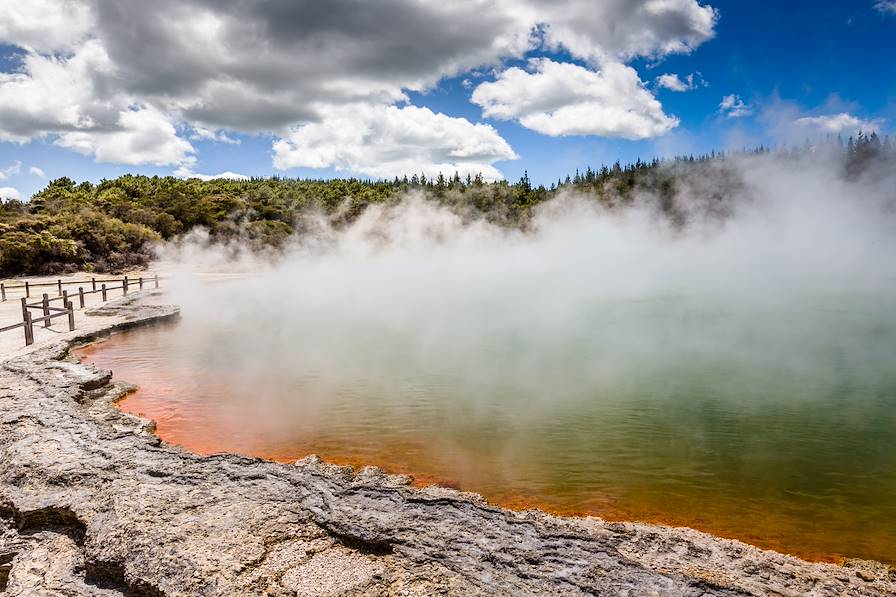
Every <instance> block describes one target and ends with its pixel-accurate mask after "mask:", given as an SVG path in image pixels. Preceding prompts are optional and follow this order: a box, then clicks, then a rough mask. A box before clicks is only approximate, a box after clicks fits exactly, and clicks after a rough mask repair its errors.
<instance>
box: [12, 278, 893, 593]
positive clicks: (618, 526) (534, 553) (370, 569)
mask: <svg viewBox="0 0 896 597" xmlns="http://www.w3.org/2000/svg"><path fill="white" fill-rule="evenodd" d="M137 298H138V296H137V295H134V296H130V297H128V298H127V299H126V300H122V301H118V302H116V303H110V304H109V305H108V306H107V307H105V308H103V309H97V310H94V312H95V313H98V314H101V315H106V316H109V315H114V316H115V319H114V320H110V321H114V322H117V323H114V324H113V325H112V327H113V328H114V327H128V326H133V325H144V324H151V323H152V322H153V321H158V320H160V319H166V318H171V317H176V316H177V309H176V308H175V307H165V306H150V305H140V304H139V302H138V301H137V300H136V299H137ZM91 339H93V338H90V337H81V338H77V339H75V340H74V342H84V341H89V340H91ZM72 342H73V340H71V339H68V340H60V341H57V342H55V343H54V344H50V345H45V346H42V347H40V348H37V349H35V350H33V351H32V352H30V353H27V354H23V355H19V356H16V357H15V358H12V359H8V360H6V361H3V362H2V363H0V593H4V595H5V594H9V595H16V596H18V595H102V596H106V595H150V596H157V595H166V596H175V595H203V596H205V595H208V596H211V595H270V596H274V595H383V594H385V595H536V594H546V595H583V594H591V595H632V596H645V595H657V596H666V595H669V596H679V595H681V596H685V595H694V596H699V595H812V596H824V595H856V596H859V595H863V596H864V595H868V596H872V595H893V594H896V573H894V571H893V570H892V569H890V568H889V567H888V566H885V565H881V564H878V563H875V562H862V561H857V562H851V563H849V565H848V566H836V565H832V564H815V563H808V562H805V561H802V560H799V559H797V558H793V557H790V556H785V555H781V554H778V553H775V552H771V551H763V550H760V549H757V548H754V547H751V546H748V545H746V544H743V543H740V542H738V541H731V540H725V539H719V538H716V537H713V536H711V535H707V534H704V533H700V532H697V531H693V530H690V529H680V528H668V527H662V526H652V525H643V524H632V523H607V522H604V521H602V520H599V519H595V518H586V519H577V518H560V517H554V516H549V515H546V514H543V513H540V512H536V511H530V512H522V513H520V512H511V511H508V510H504V509H500V508H496V507H493V506H490V505H488V504H487V503H485V502H484V501H483V500H482V499H481V498H479V497H478V496H475V495H472V494H467V493H461V492H458V491H454V490H449V489H443V488H438V487H431V488H427V489H416V488H412V487H409V486H408V481H409V480H408V479H407V478H405V477H401V476H389V475H385V474H383V473H382V472H381V471H380V470H379V469H376V468H373V467H368V468H365V469H362V470H361V471H354V470H352V469H350V468H346V467H338V466H334V465H328V464H326V463H324V462H321V461H320V460H319V459H317V458H316V457H313V456H312V457H308V458H305V459H303V460H301V461H299V462H297V463H296V464H295V465H285V464H277V463H272V462H267V461H263V460H260V459H254V458H245V457H240V456H234V455H220V456H209V457H201V456H197V455H194V454H190V453H188V452H185V451H184V450H181V449H179V448H177V447H174V446H169V445H167V444H165V443H163V442H161V441H160V440H159V438H158V437H156V436H155V435H153V433H152V425H151V424H150V423H149V422H147V421H145V420H142V419H139V418H137V417H134V416H131V415H128V414H126V413H122V412H120V411H119V410H117V409H116V408H115V407H114V402H115V400H117V399H118V398H120V397H121V396H122V395H123V394H124V393H125V392H126V391H127V386H126V385H124V384H120V383H118V382H117V381H113V379H112V377H111V375H110V373H109V372H108V371H100V370H97V369H95V368H93V367H91V366H86V365H81V364H78V363H75V362H73V361H71V360H68V358H67V352H68V347H69V345H70V343H72Z"/></svg>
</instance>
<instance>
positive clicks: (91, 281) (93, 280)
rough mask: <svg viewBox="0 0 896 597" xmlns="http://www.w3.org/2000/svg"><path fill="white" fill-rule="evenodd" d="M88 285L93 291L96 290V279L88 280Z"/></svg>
mask: <svg viewBox="0 0 896 597" xmlns="http://www.w3.org/2000/svg"><path fill="white" fill-rule="evenodd" d="M90 283H91V284H92V285H93V289H94V290H96V278H90Z"/></svg>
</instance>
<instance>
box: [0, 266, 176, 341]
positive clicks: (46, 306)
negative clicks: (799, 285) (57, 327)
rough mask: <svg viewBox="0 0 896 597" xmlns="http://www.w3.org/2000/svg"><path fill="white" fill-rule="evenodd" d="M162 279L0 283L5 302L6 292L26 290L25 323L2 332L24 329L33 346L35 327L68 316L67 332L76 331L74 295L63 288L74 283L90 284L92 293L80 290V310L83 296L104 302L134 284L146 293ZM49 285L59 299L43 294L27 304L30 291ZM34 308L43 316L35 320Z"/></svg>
mask: <svg viewBox="0 0 896 597" xmlns="http://www.w3.org/2000/svg"><path fill="white" fill-rule="evenodd" d="M159 280H160V278H159V276H158V274H156V275H154V276H153V277H152V278H146V279H144V278H143V277H142V276H140V277H137V278H128V276H124V277H123V278H112V279H106V280H97V279H96V278H91V279H89V280H61V279H60V280H57V281H56V282H28V281H26V282H25V283H24V284H18V285H6V284H5V283H0V298H2V301H4V302H5V301H6V298H7V297H6V293H7V292H8V291H15V290H21V289H24V290H25V296H23V297H22V298H21V301H22V321H20V322H18V323H14V324H12V325H8V326H5V327H0V332H7V331H10V330H15V329H18V328H24V331H25V346H30V345H31V344H33V343H34V325H35V324H38V323H43V324H44V327H45V328H48V327H50V325H51V322H52V320H53V319H55V318H57V317H67V318H68V329H69V331H73V330H74V329H75V307H74V304H73V303H72V301H71V300H69V299H70V298H74V293H73V294H71V295H69V292H68V290H67V289H65V288H63V286H67V285H71V284H90V290H84V287H83V286H79V287H78V292H77V296H78V308H79V309H83V308H84V305H85V300H84V297H85V296H88V295H91V294H97V293H99V294H101V296H102V300H103V302H106V301H107V300H109V293H110V292H114V291H116V290H120V291H121V292H122V296H127V294H128V290H129V289H130V288H131V286H132V285H136V286H137V289H138V290H143V287H144V283H145V284H153V285H154V287H155V288H158V287H159ZM107 283H112V284H119V285H118V286H114V285H113V286H107ZM46 286H55V287H56V288H57V290H58V292H59V295H58V296H54V297H50V296H49V294H47V293H43V294H42V295H41V300H39V301H36V302H31V303H29V302H28V299H29V298H31V289H32V288H40V287H46ZM56 301H62V306H61V307H55V306H52V305H51V303H54V302H56ZM31 309H40V312H41V316H40V317H34V316H32V315H31V311H30V310H31Z"/></svg>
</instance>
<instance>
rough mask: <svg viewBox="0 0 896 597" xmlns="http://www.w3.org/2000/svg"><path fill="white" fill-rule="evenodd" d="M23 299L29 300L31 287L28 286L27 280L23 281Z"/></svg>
mask: <svg viewBox="0 0 896 597" xmlns="http://www.w3.org/2000/svg"><path fill="white" fill-rule="evenodd" d="M25 298H31V287H30V286H29V285H28V280H25Z"/></svg>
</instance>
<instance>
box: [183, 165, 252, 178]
mask: <svg viewBox="0 0 896 597" xmlns="http://www.w3.org/2000/svg"><path fill="white" fill-rule="evenodd" d="M174 175H175V176H179V177H181V178H198V179H199V180H215V179H218V178H224V179H228V180H249V177H248V176H246V175H245V174H237V173H236V172H230V171H229V170H228V171H227V172H221V173H220V174H200V173H198V172H193V171H192V170H191V169H190V168H187V167H183V166H182V167H180V168H178V169H177V170H175V171H174Z"/></svg>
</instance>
